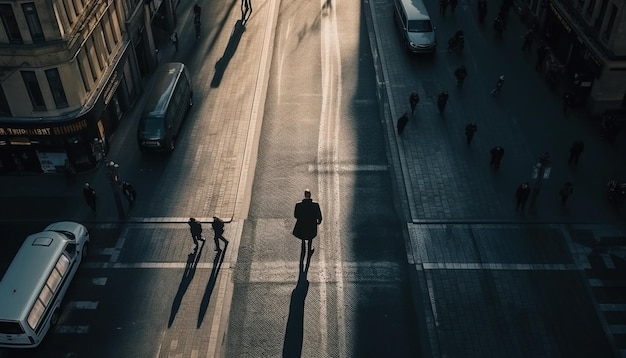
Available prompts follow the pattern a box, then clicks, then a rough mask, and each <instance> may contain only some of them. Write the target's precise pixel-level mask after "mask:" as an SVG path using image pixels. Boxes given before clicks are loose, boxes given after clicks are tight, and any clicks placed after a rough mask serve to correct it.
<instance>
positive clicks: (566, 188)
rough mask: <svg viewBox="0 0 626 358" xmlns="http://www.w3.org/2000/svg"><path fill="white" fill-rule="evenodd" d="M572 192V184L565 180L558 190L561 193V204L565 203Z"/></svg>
mask: <svg viewBox="0 0 626 358" xmlns="http://www.w3.org/2000/svg"><path fill="white" fill-rule="evenodd" d="M573 192H574V185H572V183H570V182H566V183H565V184H563V186H562V187H561V190H560V191H559V195H561V206H563V205H565V202H566V201H567V198H569V196H570V195H572V193H573Z"/></svg>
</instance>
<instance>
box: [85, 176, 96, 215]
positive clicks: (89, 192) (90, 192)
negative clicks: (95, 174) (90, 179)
mask: <svg viewBox="0 0 626 358" xmlns="http://www.w3.org/2000/svg"><path fill="white" fill-rule="evenodd" d="M83 196H84V197H85V202H86V203H87V205H89V207H90V208H91V212H92V213H94V214H95V213H96V200H97V196H96V190H95V189H94V188H92V187H91V185H89V183H85V187H84V188H83Z"/></svg>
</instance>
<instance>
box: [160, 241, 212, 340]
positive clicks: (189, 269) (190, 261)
mask: <svg viewBox="0 0 626 358" xmlns="http://www.w3.org/2000/svg"><path fill="white" fill-rule="evenodd" d="M200 242H201V243H202V244H201V245H200V246H199V247H198V246H196V248H195V249H194V250H193V251H192V252H191V253H189V256H187V264H186V265H185V272H183V278H182V279H181V280H180V285H178V292H176V297H174V301H173V302H172V310H171V312H170V319H169V321H168V322H167V327H168V328H169V327H171V326H172V323H174V318H175V317H176V314H177V313H178V309H179V308H180V303H181V302H182V301H183V296H185V293H186V292H187V288H189V285H190V284H191V280H193V276H194V275H195V274H196V266H197V265H198V261H200V255H201V254H202V249H203V248H204V241H200Z"/></svg>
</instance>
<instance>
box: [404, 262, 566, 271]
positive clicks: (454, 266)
mask: <svg viewBox="0 0 626 358" xmlns="http://www.w3.org/2000/svg"><path fill="white" fill-rule="evenodd" d="M416 267H417V270H418V271H422V270H494V271H575V270H578V268H577V267H576V265H574V264H501V263H488V262H467V263H459V262H424V263H422V264H421V265H417V266H416Z"/></svg>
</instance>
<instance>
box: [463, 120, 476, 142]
mask: <svg viewBox="0 0 626 358" xmlns="http://www.w3.org/2000/svg"><path fill="white" fill-rule="evenodd" d="M477 130H478V126H477V125H476V122H471V123H468V124H467V125H466V126H465V138H466V140H467V145H470V144H471V143H472V139H473V138H474V133H476V131H477Z"/></svg>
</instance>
